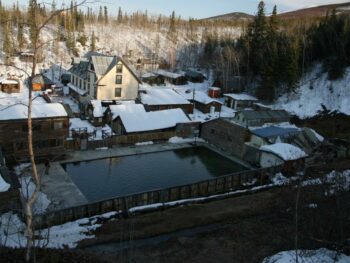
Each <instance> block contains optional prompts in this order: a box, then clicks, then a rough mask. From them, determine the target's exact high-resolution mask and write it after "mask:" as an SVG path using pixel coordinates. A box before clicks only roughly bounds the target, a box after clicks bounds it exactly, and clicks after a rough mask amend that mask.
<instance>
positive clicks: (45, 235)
mask: <svg viewBox="0 0 350 263" xmlns="http://www.w3.org/2000/svg"><path fill="white" fill-rule="evenodd" d="M174 140H176V141H178V140H180V139H178V138H174ZM25 167H26V165H22V166H20V167H17V171H21V170H23V169H24V168H25ZM326 178H327V179H326V181H327V182H328V183H331V187H330V190H331V191H330V192H329V191H328V193H329V194H334V193H335V192H337V191H349V190H350V170H348V171H344V172H342V173H337V172H331V173H330V174H328V175H327V176H326ZM270 179H271V183H270V184H268V185H264V186H256V187H254V186H253V184H254V181H252V182H251V184H252V188H250V189H245V190H237V191H232V192H229V193H225V194H219V195H213V196H209V197H201V198H192V199H183V200H178V201H174V202H168V203H157V204H151V205H147V206H138V207H132V208H130V209H129V212H130V213H135V212H139V211H144V210H154V209H158V208H160V207H172V206H178V205H184V204H189V203H195V202H202V201H208V200H212V199H216V198H219V197H227V196H234V195H239V194H242V193H248V192H254V191H257V190H261V189H268V188H270V187H274V186H279V185H285V184H290V183H291V182H293V181H294V180H296V179H297V178H291V179H289V178H286V177H285V176H283V175H282V174H276V175H275V176H273V177H272V178H270ZM304 182H305V184H304V185H310V184H321V183H322V181H321V180H315V179H312V180H308V181H304ZM326 193H327V192H326ZM309 207H310V209H315V208H317V204H310V205H309ZM117 214H118V213H117V212H110V213H106V214H103V215H100V216H93V217H90V218H83V219H80V220H76V221H73V222H68V223H66V224H63V225H58V226H54V227H51V228H50V229H42V230H40V231H39V230H38V231H36V234H37V236H38V240H36V244H37V246H44V245H46V244H47V245H46V246H47V247H51V248H64V247H66V246H68V247H70V248H74V247H76V246H77V243H78V242H79V241H81V240H83V239H87V238H93V237H94V235H92V234H91V231H93V230H95V229H97V228H99V227H100V226H101V224H99V223H98V219H99V218H103V219H107V220H108V219H111V220H114V218H115V217H116V215H117ZM0 222H1V224H0V245H3V246H6V247H23V246H25V234H24V233H25V226H24V223H23V222H22V221H21V220H20V218H19V217H18V216H17V215H15V214H13V213H11V212H9V213H6V214H3V215H1V216H0ZM319 254H320V253H316V255H319ZM322 254H324V255H326V257H325V258H324V260H328V259H327V257H328V258H332V257H333V254H328V252H327V253H324V251H323V252H322ZM305 255H306V254H305ZM310 255H311V254H310ZM292 256H293V254H290V252H283V253H280V254H277V255H275V256H273V257H271V258H267V259H265V261H264V262H263V263H272V262H279V263H285V262H291V263H292V262H294V261H276V260H282V259H283V260H290V259H291V260H293V258H292ZM305 259H308V258H307V257H305ZM338 259H344V260H348V258H346V257H342V258H341V257H340V258H338ZM305 262H320V263H321V262H327V263H328V262H333V261H305ZM335 262H338V263H345V262H348V261H335Z"/></svg>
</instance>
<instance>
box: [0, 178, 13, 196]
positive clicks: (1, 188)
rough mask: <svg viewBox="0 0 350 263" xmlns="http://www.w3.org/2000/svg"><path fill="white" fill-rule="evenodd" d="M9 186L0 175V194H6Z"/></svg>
mask: <svg viewBox="0 0 350 263" xmlns="http://www.w3.org/2000/svg"><path fill="white" fill-rule="evenodd" d="M10 187H11V185H9V184H8V183H6V182H5V180H4V179H3V178H2V176H1V174H0V193H1V192H6V191H7V190H8V189H10Z"/></svg>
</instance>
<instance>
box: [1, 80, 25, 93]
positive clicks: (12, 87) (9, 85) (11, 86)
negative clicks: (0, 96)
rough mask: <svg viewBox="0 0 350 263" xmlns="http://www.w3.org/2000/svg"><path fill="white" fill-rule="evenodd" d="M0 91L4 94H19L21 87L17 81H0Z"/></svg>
mask: <svg viewBox="0 0 350 263" xmlns="http://www.w3.org/2000/svg"><path fill="white" fill-rule="evenodd" d="M0 89H1V91H2V92H5V93H19V92H20V90H21V86H20V82H19V80H17V79H3V80H1V81H0Z"/></svg>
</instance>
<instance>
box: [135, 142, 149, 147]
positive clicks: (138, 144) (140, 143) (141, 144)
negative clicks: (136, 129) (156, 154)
mask: <svg viewBox="0 0 350 263" xmlns="http://www.w3.org/2000/svg"><path fill="white" fill-rule="evenodd" d="M152 144H154V143H153V142H152V141H149V142H137V143H135V145H136V146H144V145H152Z"/></svg>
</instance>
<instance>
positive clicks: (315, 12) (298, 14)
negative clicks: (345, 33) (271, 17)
mask: <svg viewBox="0 0 350 263" xmlns="http://www.w3.org/2000/svg"><path fill="white" fill-rule="evenodd" d="M333 9H335V10H336V13H337V14H350V2H347V3H341V4H330V5H322V6H314V7H309V8H303V9H298V10H294V11H290V12H285V13H281V14H279V15H278V17H279V18H281V19H298V18H305V17H308V18H310V17H323V16H326V14H327V13H331V12H332V10H333Z"/></svg>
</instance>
